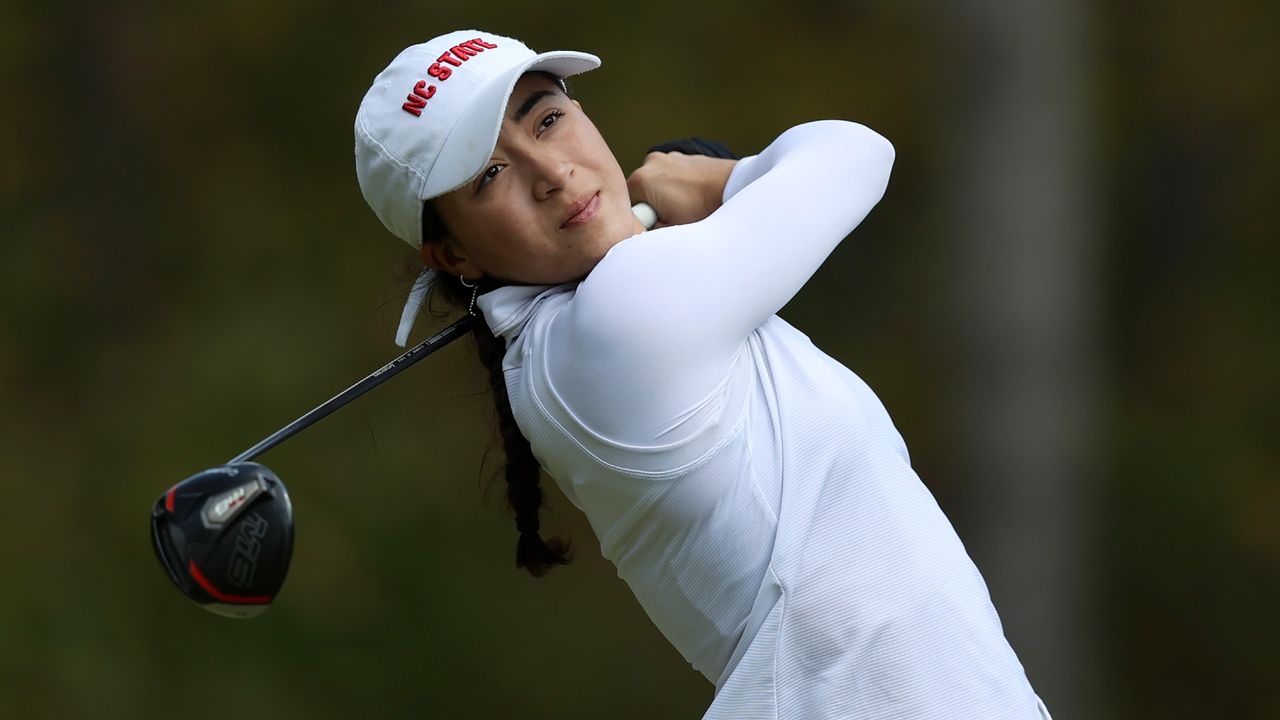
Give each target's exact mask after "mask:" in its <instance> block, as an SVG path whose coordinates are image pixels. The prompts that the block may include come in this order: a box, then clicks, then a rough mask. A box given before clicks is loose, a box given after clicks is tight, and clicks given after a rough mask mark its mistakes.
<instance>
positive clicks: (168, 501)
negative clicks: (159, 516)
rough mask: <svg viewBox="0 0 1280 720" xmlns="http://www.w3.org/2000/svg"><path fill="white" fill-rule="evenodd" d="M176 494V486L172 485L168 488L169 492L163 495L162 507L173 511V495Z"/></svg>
mask: <svg viewBox="0 0 1280 720" xmlns="http://www.w3.org/2000/svg"><path fill="white" fill-rule="evenodd" d="M177 494H178V486H177V485H174V486H173V487H171V488H169V492H168V493H166V494H165V496H164V509H165V510H168V511H169V512H173V496H174V495H177Z"/></svg>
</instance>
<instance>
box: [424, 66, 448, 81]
mask: <svg viewBox="0 0 1280 720" xmlns="http://www.w3.org/2000/svg"><path fill="white" fill-rule="evenodd" d="M427 74H428V75H430V76H431V77H433V78H438V79H439V80H440V82H444V81H445V80H448V79H449V76H450V75H452V74H453V70H451V69H449V68H447V67H445V66H443V65H441V64H440V63H432V65H431V67H429V68H427Z"/></svg>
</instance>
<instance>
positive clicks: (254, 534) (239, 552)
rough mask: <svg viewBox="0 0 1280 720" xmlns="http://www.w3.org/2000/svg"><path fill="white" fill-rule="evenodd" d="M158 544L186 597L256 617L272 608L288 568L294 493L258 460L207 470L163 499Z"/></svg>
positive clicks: (157, 517)
mask: <svg viewBox="0 0 1280 720" xmlns="http://www.w3.org/2000/svg"><path fill="white" fill-rule="evenodd" d="M151 544H152V546H153V547H154V548H155V551H156V557H157V558H159V560H160V564H161V565H163V566H164V569H165V571H166V572H167V573H168V574H169V578H170V579H172V580H173V582H174V584H175V585H177V586H178V589H179V590H181V591H182V592H183V593H184V594H185V595H186V596H187V597H189V598H191V599H192V600H194V601H196V602H197V603H199V604H200V605H201V606H202V607H204V608H205V609H206V610H209V611H211V612H214V613H217V614H219V615H223V616H226V617H232V618H249V617H253V616H255V615H257V614H258V613H261V612H262V611H263V610H265V609H267V606H268V605H270V603H271V601H272V600H273V599H274V598H275V596H276V594H277V593H278V592H279V591H280V586H281V585H283V584H284V579H285V575H286V574H287V573H288V572H289V560H290V558H291V557H292V556H293V506H292V504H291V503H290V502H289V493H288V491H286V490H285V487H284V483H283V482H281V481H280V478H278V477H276V474H275V473H273V472H271V470H269V469H267V468H266V467H264V466H262V465H259V464H257V463H252V462H242V463H232V464H230V465H222V466H219V467H215V468H210V469H208V470H204V471H202V472H199V473H196V474H195V475H192V476H191V477H189V478H187V479H186V480H183V481H182V482H180V483H178V484H177V485H174V486H173V487H172V488H170V489H169V490H168V491H167V492H165V493H164V494H163V495H161V496H160V499H159V500H157V501H156V504H155V507H153V508H152V510H151Z"/></svg>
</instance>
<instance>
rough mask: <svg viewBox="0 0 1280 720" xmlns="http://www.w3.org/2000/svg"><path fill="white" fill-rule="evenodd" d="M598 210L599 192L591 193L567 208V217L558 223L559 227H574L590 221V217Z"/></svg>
mask: <svg viewBox="0 0 1280 720" xmlns="http://www.w3.org/2000/svg"><path fill="white" fill-rule="evenodd" d="M599 211H600V193H599V191H597V192H595V193H593V194H592V195H591V197H590V198H587V200H586V201H579V202H578V203H576V204H575V205H574V207H572V208H570V209H569V213H570V214H569V217H568V219H567V220H565V221H564V222H563V223H561V224H560V229H561V230H563V229H565V228H569V227H574V226H576V225H585V224H587V223H589V222H591V218H593V217H595V216H596V213H597V212H599Z"/></svg>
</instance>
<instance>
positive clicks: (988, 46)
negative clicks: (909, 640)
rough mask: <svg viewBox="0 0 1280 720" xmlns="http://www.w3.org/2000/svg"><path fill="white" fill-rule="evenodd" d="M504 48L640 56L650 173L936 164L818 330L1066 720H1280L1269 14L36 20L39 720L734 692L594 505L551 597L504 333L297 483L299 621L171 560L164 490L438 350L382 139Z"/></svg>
mask: <svg viewBox="0 0 1280 720" xmlns="http://www.w3.org/2000/svg"><path fill="white" fill-rule="evenodd" d="M463 27H480V28H485V29H488V30H492V31H494V32H498V33H502V34H507V35H514V36H516V37H519V38H522V39H524V40H525V41H526V42H527V43H529V44H530V45H531V46H533V47H534V48H536V49H539V50H550V49H561V48H564V49H580V50H586V51H591V52H595V53H597V54H599V55H601V56H602V57H603V58H604V61H605V64H604V66H603V67H602V68H601V69H600V70H598V71H596V72H594V73H591V74H589V75H587V76H584V77H582V78H581V79H579V80H577V81H576V82H575V83H574V85H575V89H576V92H577V94H578V96H579V98H580V99H581V100H582V101H583V103H584V106H585V107H586V109H587V111H588V113H589V114H591V115H592V116H593V118H594V119H595V121H596V123H597V125H598V126H599V127H600V128H601V131H602V132H603V134H604V136H605V137H606V138H607V139H608V140H609V141H610V144H611V145H612V147H613V149H614V151H615V153H616V154H617V155H618V157H619V160H620V161H621V163H622V165H623V167H624V168H625V169H627V170H630V169H632V168H634V167H635V166H636V165H637V164H638V163H639V162H640V160H641V158H642V157H643V154H644V150H645V148H647V147H648V146H649V145H651V144H653V143H656V142H659V141H663V140H667V139H670V138H673V137H680V136H686V135H693V134H697V135H705V136H708V137H714V138H717V139H721V140H723V141H725V142H727V143H728V144H730V145H731V146H733V147H734V148H736V149H737V150H738V151H739V152H742V153H744V154H745V153H751V152H755V151H757V150H759V149H760V148H761V147H763V146H764V145H765V144H767V143H768V142H769V141H770V140H771V139H772V138H773V137H775V136H776V135H777V134H778V133H779V132H781V131H782V130H784V129H785V128H787V127H789V126H791V125H794V124H797V123H799V122H803V121H806V120H811V119H818V118H825V117H838V118H846V119H851V120H856V121H859V122H862V123H865V124H867V125H869V126H871V127H873V128H875V129H876V130H878V131H879V132H881V133H882V134H884V135H885V136H887V137H888V138H889V139H890V140H892V141H893V143H894V144H895V146H896V147H897V153H898V155H897V163H896V165H895V168H894V175H893V178H892V180H891V183H890V187H889V190H888V193H887V195H886V196H885V198H884V200H883V201H882V202H881V204H880V205H879V207H878V208H877V209H876V210H875V211H874V212H873V213H872V215H871V216H870V217H869V218H868V220H867V221H866V222H865V223H864V224H863V225H862V226H861V227H860V228H859V229H858V230H857V231H856V232H855V233H854V234H853V235H852V236H851V238H850V239H849V240H847V241H846V242H845V243H844V244H843V245H842V246H841V247H840V248H839V249H838V250H837V251H836V253H835V254H834V255H833V256H832V258H831V259H830V261H829V262H828V263H827V264H826V265H825V266H824V267H823V269H822V270H821V271H820V272H819V273H818V275H817V276H815V278H814V279H813V280H812V281H811V282H810V283H809V285H808V286H807V287H806V288H805V289H804V291H802V292H801V293H800V295H799V296H797V297H796V299H795V300H794V301H793V302H792V303H791V304H790V305H789V306H788V307H787V308H786V309H785V310H784V311H783V316H784V317H786V318H787V319H788V320H789V321H791V322H792V323H793V324H795V325H797V326H798V327H799V328H800V329H801V330H803V331H805V332H806V333H808V334H809V335H810V336H811V337H812V338H813V339H814V340H815V341H816V342H817V343H818V344H819V345H820V346H821V347H823V348H825V349H826V350H827V351H828V352H830V353H831V354H833V355H834V356H835V357H837V358H838V359H840V360H841V361H843V362H844V363H846V364H847V365H849V366H850V367H851V368H852V369H853V370H854V371H855V372H857V373H859V374H860V375H861V376H862V377H863V378H865V379H866V380H867V381H868V382H869V383H870V384H871V386H872V387H874V388H875V389H876V390H877V392H878V393H879V394H880V396H881V398H882V399H883V400H884V402H885V404H886V405H887V407H888V408H889V410H890V412H891V413H892V414H893V416H894V418H895V421H896V422H897V423H898V425H899V428H900V429H901V430H902V432H903V434H904V436H905V437H906V439H907V443H908V445H909V447H910V448H911V450H912V459H913V464H914V466H915V467H916V469H917V471H918V472H919V473H920V475H921V477H922V478H923V479H924V480H925V482H926V484H928V485H929V487H930V488H931V489H932V490H933V492H934V493H935V495H936V496H937V497H938V499H939V502H940V503H941V505H942V507H943V509H944V510H946V511H947V513H948V515H949V516H950V517H951V518H952V521H953V523H954V524H955V525H956V527H957V529H958V531H959V532H960V535H961V537H962V538H963V539H964V540H965V542H966V545H967V546H968V547H969V549H970V551H971V553H972V554H973V556H974V558H975V560H976V562H977V563H978V565H979V567H980V568H981V569H982V570H983V572H984V574H985V576H986V577H987V580H988V583H989V585H990V587H991V590H992V596H993V598H994V601H995V604H996V607H997V608H998V609H999V611H1000V613H1001V617H1002V619H1003V620H1004V623H1005V628H1006V631H1007V634H1008V636H1009V638H1010V641H1011V643H1012V644H1013V646H1014V648H1015V650H1017V651H1018V653H1019V656H1020V657H1021V659H1022V661H1023V664H1024V666H1025V667H1026V669H1027V673H1028V676H1029V677H1030V679H1031V681H1032V683H1033V685H1035V687H1036V689H1037V690H1038V692H1039V693H1040V694H1041V696H1042V697H1043V698H1044V699H1045V701H1046V702H1047V704H1048V706H1049V708H1050V709H1051V710H1052V711H1054V713H1055V715H1056V716H1057V717H1058V718H1059V719H1060V720H1065V719H1066V718H1095V717H1096V718H1206V717H1251V718H1262V717H1272V718H1275V717H1280V689H1277V688H1278V687H1280V686H1277V684H1276V680H1277V678H1278V677H1280V650H1278V649H1277V645H1278V642H1280V621H1278V620H1277V616H1278V614H1277V611H1276V605H1277V599H1278V598H1280V582H1278V581H1277V579H1278V577H1280V572H1278V571H1280V523H1278V522H1277V518H1278V517H1280V484H1278V483H1277V476H1278V475H1280V450H1278V449H1277V442H1276V430H1277V427H1278V421H1280V417H1278V415H1280V413H1278V412H1277V408H1278V402H1277V401H1278V398H1280V392H1278V391H1280V383H1277V380H1276V370H1277V367H1280V328H1278V327H1277V309H1280V302H1278V300H1280V297H1278V295H1280V293H1277V290H1276V283H1275V282H1274V280H1273V278H1272V275H1273V274H1274V272H1275V268H1276V267H1277V262H1278V261H1280V251H1277V249H1276V240H1277V238H1280V223H1278V222H1277V220H1276V215H1275V212H1274V207H1275V203H1274V202H1273V201H1272V198H1271V195H1273V194H1274V193H1275V192H1276V191H1277V189H1280V130H1278V128H1280V125H1278V124H1277V121H1276V113H1277V111H1280V84H1278V83H1277V82H1276V77H1277V72H1278V71H1280V5H1277V4H1276V3H1274V2H1267V1H1266V0H1227V1H1226V2H1220V3H1213V4H1205V3H1192V2H1187V1H1185V0H1174V1H1173V2H1164V3H1155V2H1127V3H1101V2H1093V3H1076V2H1068V1H1067V0H1052V1H1050V0H1044V1H1042V2H1031V3H1013V2H1003V3H1001V2H992V1H991V0H988V1H987V2H975V3H966V4H950V3H927V2H920V1H919V0H908V1H906V2H886V1H873V2H818V1H816V0H798V1H796V2H790V3H787V4H785V5H778V4H775V3H757V2H735V3H729V2H705V3H701V4H696V3H688V2H684V3H680V2H668V1H666V0H657V1H655V2H651V3H647V4H645V5H643V6H641V5H634V4H628V5H623V4H610V3H586V2H583V3H574V4H546V3H515V2H498V1H495V2H489V3H483V4H481V3H474V2H471V3H464V2H456V3H439V2H412V3H411V2H380V3H339V2H308V3H302V2H291V1H289V0H278V1H276V2H270V3H259V2H246V1H244V0H234V1H230V2H205V3H195V4H189V3H181V2H179V3H168V4H160V3H144V2H102V3H82V4H63V3H56V2H54V3H50V2H35V1H34V0H12V1H10V2H7V3H5V4H4V5H3V6H2V7H0V78H2V80H3V89H4V96H5V103H4V104H5V107H7V108H8V110H6V111H4V112H3V113H0V138H3V143H4V151H3V153H0V483H3V492H4V496H5V502H4V503H3V510H0V528H3V533H4V535H3V542H0V578H2V580H3V583H4V585H3V589H4V592H3V593H0V714H2V715H4V716H5V717H24V718H26V717H32V718H43V717H49V718H81V717H137V718H144V717H145V718H152V717H156V718H158V717H189V718H214V717H218V718H222V717H227V716H229V715H230V716H235V717H272V718H284V717H299V718H302V717H306V718H339V717H354V716H369V715H374V714H377V715H381V716H388V717H493V718H505V717H521V718H525V717H568V718H583V717H611V718H652V717H674V718H695V717H699V716H700V715H701V712H702V711H703V710H704V709H705V707H706V706H707V705H708V704H709V702H710V700H711V696H712V688H711V686H710V685H709V684H708V683H706V681H705V680H703V679H702V678H701V676H699V675H698V674H697V673H695V672H694V671H693V670H692V669H690V668H689V667H688V666H687V665H686V664H685V663H684V662H683V661H682V660H681V658H680V657H679V656H678V655H677V654H676V653H675V652H674V651H673V650H672V649H671V648H670V647H669V646H668V645H667V643H666V642H665V640H663V638H662V637H661V636H660V635H659V634H658V633H657V631H656V630H655V629H654V628H653V627H652V625H651V624H650V623H649V622H648V620H647V619H646V618H645V616H644V614H643V612H642V611H641V610H640V609H639V607H638V605H637V604H636V602H635V601H634V600H633V599H632V598H631V595H630V593H629V591H628V590H627V588H626V587H625V586H624V585H623V584H622V583H621V581H619V580H618V579H617V577H616V575H615V573H614V571H613V568H612V567H611V566H610V565H609V564H608V563H607V562H605V561H603V560H602V559H601V558H600V557H599V554H598V548H597V546H596V544H595V541H594V538H593V537H592V535H591V532H590V529H589V527H588V526H587V525H586V523H585V522H584V521H583V519H582V518H581V517H579V516H578V515H577V514H576V512H575V511H574V510H573V509H572V508H571V507H570V506H568V504H567V503H566V502H565V501H564V500H563V498H561V497H560V496H558V495H554V494H553V495H552V497H551V501H550V512H549V513H548V519H547V521H546V523H547V524H546V525H544V527H551V528H555V529H559V530H561V531H563V532H567V533H569V534H570V535H571V536H572V538H573V539H574V542H575V546H576V548H577V560H576V562H575V563H574V564H573V565H571V566H569V567H567V568H562V569H559V570H557V571H556V572H554V573H552V575H551V576H549V577H548V578H546V579H544V580H541V581H534V580H532V579H530V578H528V577H527V576H524V575H523V574H522V573H520V572H517V571H516V570H515V569H513V567H512V557H513V553H514V543H515V530H514V528H513V526H512V522H511V521H510V520H509V519H508V517H507V515H506V513H505V512H504V508H503V505H502V502H501V494H500V492H497V491H489V492H487V493H486V491H485V488H486V487H488V485H489V482H488V479H489V478H490V477H491V476H492V475H493V473H494V472H495V471H497V470H498V468H499V467H500V465H499V463H500V459H501V458H500V456H501V453H500V451H499V450H497V448H496V446H495V442H496V436H495V434H494V429H495V423H494V419H493V416H492V410H491V405H490V400H489V397H488V395H487V394H486V392H485V388H486V383H485V378H484V375H483V374H482V372H481V370H480V369H479V367H478V366H477V364H476V363H475V362H474V360H473V350H472V348H471V347H470V346H469V341H468V343H467V344H459V345H457V346H454V347H451V348H449V349H448V350H446V351H444V352H442V353H441V354H440V355H438V356H436V357H433V358H431V359H430V360H428V361H427V362H426V363H425V364H423V365H422V366H420V367H418V368H415V369H414V370H412V371H411V372H409V373H407V374H406V375H405V376H403V377H401V378H397V379H396V380H395V381H394V382H393V383H392V384H391V385H388V386H387V387H386V388H383V389H381V390H379V391H378V392H376V393H374V394H372V395H370V396H368V397H366V398H365V399H363V400H361V401H360V402H359V403H358V404H356V405H355V406H352V407H350V408H348V409H346V410H344V411H343V412H341V413H340V414H338V415H335V416H333V417H332V418H330V419H328V420H326V421H325V422H324V423H322V424H321V425H318V426H316V427H315V428H313V429H311V430H309V431H307V432H306V433H305V434H303V435H300V436H299V437H297V438H296V439H294V440H291V441H290V442H288V443H287V444H285V445H284V446H282V447H280V448H279V449H277V450H274V451H272V452H271V453H269V454H268V455H266V456H265V457H264V458H263V461H264V462H265V463H266V464H268V465H270V466H271V467H272V468H273V469H275V470H276V471H277V472H278V473H280V475H281V476H282V477H283V478H284V479H285V480H286V481H287V482H288V483H289V485H290V488H291V492H292V494H293V498H294V502H295V506H296V511H297V514H298V545H297V550H296V554H295V557H294V564H293V569H292V571H291V575H290V578H289V581H288V583H287V584H286V586H285V589H284V591H283V592H282V594H281V595H280V597H279V600H278V601H277V602H276V604H275V605H274V606H273V608H272V609H271V610H270V611H269V612H268V613H267V614H265V615H264V616H262V617H261V618H259V619H256V620H253V621H247V622H236V621H230V620H225V619H222V618H219V617H215V616H213V615H211V614H208V613H206V612H204V611H202V610H200V609H198V608H196V607H195V606H194V605H192V604H190V603H188V602H187V601H186V600H184V599H183V598H182V597H181V596H180V595H179V594H178V593H177V592H175V591H174V589H173V588H172V587H170V585H169V581H168V580H167V579H166V578H165V577H164V575H163V573H162V572H161V570H160V569H159V567H158V566H157V564H156V562H155V561H154V559H153V557H152V553H151V549H150V547H149V545H148V540H147V534H146V528H145V525H144V522H145V519H146V518H145V515H146V512H147V511H148V509H149V507H150V505H151V503H152V502H153V501H154V499H155V498H156V497H157V496H158V495H159V494H160V493H161V492H162V491H163V490H164V489H166V488H167V487H168V486H169V485H171V484H172V483H173V482H175V481H177V480H179V479H181V478H183V477H185V476H187V475H189V474H191V473H193V472H195V471H196V470H199V469H201V468H203V467H207V466H211V465H216V464H218V463H221V462H223V461H225V460H226V459H227V458H229V457H230V456H232V455H233V454H235V453H237V452H239V451H240V450H242V449H243V448H245V447H247V446H248V445H249V444H251V443H252V442H254V441H256V440H257V439H258V438H260V437H262V436H263V435H265V434H267V433H268V432H270V431H272V430H274V429H275V428H277V427H279V426H280V425H283V424H284V423H285V422H287V421H288V420H291V419H292V418H294V417H295V416H297V415H299V414H300V413H302V412H303V411H305V410H306V409H309V408H310V407H312V406H313V405H315V404H316V403H318V402H319V401H321V400H323V399H324V398H327V397H328V396H329V395H330V394H332V393H333V392H336V391H337V390H339V389H341V388H343V387H345V386H346V385H347V384H349V383H350V382H352V381H353V380H355V379H356V378H358V377H361V376H363V375H364V374H365V373H367V372H369V371H370V370H372V369H373V368H375V367H377V366H378V365H379V364H381V363H382V362H383V361H385V360H386V359H388V358H390V357H392V356H393V355H394V354H395V353H396V349H395V348H394V347H393V346H392V344H391V337H392V335H393V334H394V326H395V322H396V320H397V319H398V315H399V310H400V304H401V299H402V298H403V297H404V295H405V293H406V292H407V289H408V283H407V280H408V279H411V277H412V274H413V272H414V269H415V266H414V262H413V255H412V253H411V252H410V251H408V250H407V249H405V248H403V247H402V246H401V245H400V244H399V243H398V241H396V240H394V239H393V238H392V237H391V236H390V235H389V234H388V233H386V232H385V231H384V230H383V229H382V227H381V226H380V225H379V224H378V222H377V220H376V219H375V218H374V216H373V215H372V213H371V212H369V210H368V209H367V208H366V207H365V205H364V201H363V200H362V198H361V196H360V193H359V190H358V188H357V186H356V182H355V174H354V169H353V163H352V154H351V147H352V131H351V125H352V118H353V116H354V113H355V108H356V106H357V104H358V102H359V99H360V97H361V96H362V95H363V93H364V90H365V89H366V87H367V86H368V83H369V82H370V80H371V79H372V77H373V75H374V74H376V73H377V72H378V71H379V70H380V69H381V68H382V67H383V66H384V65H385V64H386V63H387V62H388V61H389V60H390V58H391V57H392V56H393V55H394V54H395V53H396V52H398V51H399V50H400V49H401V48H403V47H404V46H406V45H409V44H412V43H414V42H419V41H421V40H424V39H426V38H428V37H430V36H432V35H435V34H438V33H441V32H445V31H448V30H452V29H457V28H463ZM786 242H787V239H786V238H778V245H779V251H780V252H785V247H786ZM443 322H444V320H443V319H438V320H436V321H435V326H440V325H442V324H443ZM425 332H426V328H422V327H420V328H419V331H418V333H417V337H419V338H420V337H425ZM491 450H492V452H491ZM494 490H499V489H498V488H494ZM486 497H487V500H486Z"/></svg>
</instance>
